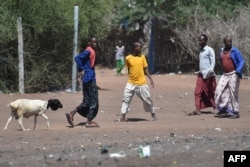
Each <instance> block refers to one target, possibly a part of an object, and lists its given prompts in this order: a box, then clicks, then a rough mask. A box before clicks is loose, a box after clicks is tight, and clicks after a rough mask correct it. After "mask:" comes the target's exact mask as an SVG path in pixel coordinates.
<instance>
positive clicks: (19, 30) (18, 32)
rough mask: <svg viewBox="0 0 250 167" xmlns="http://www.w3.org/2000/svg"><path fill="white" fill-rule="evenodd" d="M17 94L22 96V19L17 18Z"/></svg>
mask: <svg viewBox="0 0 250 167" xmlns="http://www.w3.org/2000/svg"><path fill="white" fill-rule="evenodd" d="M17 34H18V70H19V93H21V94H24V65H23V29H22V18H21V17H18V18H17Z"/></svg>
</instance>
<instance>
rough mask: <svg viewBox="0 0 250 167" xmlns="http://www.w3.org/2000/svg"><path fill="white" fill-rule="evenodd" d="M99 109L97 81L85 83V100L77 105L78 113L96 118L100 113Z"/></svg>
mask: <svg viewBox="0 0 250 167" xmlns="http://www.w3.org/2000/svg"><path fill="white" fill-rule="evenodd" d="M98 109H99V100H98V88H97V85H96V82H95V81H90V82H87V83H83V101H82V103H81V104H80V105H79V106H78V107H77V111H78V113H79V114H80V115H82V116H83V117H86V118H90V119H94V118H95V117H96V115H97V113H98Z"/></svg>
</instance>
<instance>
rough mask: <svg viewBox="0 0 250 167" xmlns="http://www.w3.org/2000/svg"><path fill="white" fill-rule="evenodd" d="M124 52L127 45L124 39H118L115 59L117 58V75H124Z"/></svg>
mask: <svg viewBox="0 0 250 167" xmlns="http://www.w3.org/2000/svg"><path fill="white" fill-rule="evenodd" d="M124 52H125V47H124V45H123V44H122V41H121V40H119V41H118V45H117V46H116V47H115V60H116V73H117V75H118V76H119V75H122V69H123V67H124Z"/></svg>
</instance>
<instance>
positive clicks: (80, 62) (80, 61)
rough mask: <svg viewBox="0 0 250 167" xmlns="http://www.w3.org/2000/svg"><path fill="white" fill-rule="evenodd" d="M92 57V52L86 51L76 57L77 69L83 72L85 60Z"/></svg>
mask: <svg viewBox="0 0 250 167" xmlns="http://www.w3.org/2000/svg"><path fill="white" fill-rule="evenodd" d="M89 55H90V51H89V50H85V51H83V52H81V53H79V54H78V55H76V56H75V62H76V64H77V67H78V68H79V69H80V70H83V67H84V64H83V59H86V58H87V57H88V56H89Z"/></svg>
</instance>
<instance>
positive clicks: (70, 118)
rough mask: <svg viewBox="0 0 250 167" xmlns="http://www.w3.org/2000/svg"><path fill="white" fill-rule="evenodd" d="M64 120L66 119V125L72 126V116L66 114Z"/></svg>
mask: <svg viewBox="0 0 250 167" xmlns="http://www.w3.org/2000/svg"><path fill="white" fill-rule="evenodd" d="M66 118H67V121H68V123H69V124H70V125H71V126H74V123H73V119H72V116H71V115H70V113H66Z"/></svg>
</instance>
